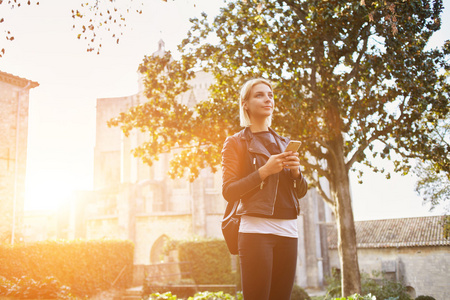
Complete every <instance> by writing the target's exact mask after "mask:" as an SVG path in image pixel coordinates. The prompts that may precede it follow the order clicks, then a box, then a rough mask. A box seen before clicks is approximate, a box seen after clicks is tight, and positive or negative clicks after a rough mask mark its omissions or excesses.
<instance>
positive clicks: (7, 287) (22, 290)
mask: <svg viewBox="0 0 450 300" xmlns="http://www.w3.org/2000/svg"><path fill="white" fill-rule="evenodd" d="M0 295H4V296H8V297H12V298H18V299H77V298H76V297H75V296H73V295H72V294H71V291H70V288H69V287H67V286H64V285H62V284H61V283H60V282H59V281H58V280H57V279H56V278H54V277H51V276H49V277H47V278H45V279H44V280H42V281H36V280H33V279H31V278H29V277H26V276H23V277H21V278H13V279H12V280H7V279H5V278H4V277H3V278H0Z"/></svg>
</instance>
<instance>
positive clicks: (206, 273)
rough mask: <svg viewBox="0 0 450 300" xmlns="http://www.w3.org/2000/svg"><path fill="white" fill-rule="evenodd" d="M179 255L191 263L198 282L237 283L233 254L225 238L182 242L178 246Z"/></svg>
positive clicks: (182, 259)
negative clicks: (232, 264) (232, 265)
mask: <svg viewBox="0 0 450 300" xmlns="http://www.w3.org/2000/svg"><path fill="white" fill-rule="evenodd" d="M178 257H179V259H180V261H188V262H190V263H191V265H190V268H191V270H190V271H191V272H192V277H193V279H194V281H195V282H196V283H197V284H233V283H235V275H236V274H234V273H233V272H232V270H231V256H230V254H229V252H228V248H227V246H226V244H225V241H224V240H195V241H184V242H181V243H180V244H179V246H178ZM185 267H186V268H187V267H189V266H185ZM183 271H188V270H182V272H183Z"/></svg>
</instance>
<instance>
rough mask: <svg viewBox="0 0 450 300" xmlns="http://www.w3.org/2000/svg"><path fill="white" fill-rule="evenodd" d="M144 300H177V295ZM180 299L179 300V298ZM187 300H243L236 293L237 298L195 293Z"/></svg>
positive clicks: (170, 294)
mask: <svg viewBox="0 0 450 300" xmlns="http://www.w3.org/2000/svg"><path fill="white" fill-rule="evenodd" d="M144 299H145V300H177V299H178V298H177V295H176V294H174V293H172V292H167V293H163V294H161V293H153V294H151V295H148V296H146V297H144ZM180 299H181V298H180ZM187 299H188V300H243V298H242V294H241V293H238V295H237V298H236V297H234V296H232V295H230V294H227V293H224V292H216V293H212V292H200V293H196V294H195V295H194V296H193V297H189V298H187Z"/></svg>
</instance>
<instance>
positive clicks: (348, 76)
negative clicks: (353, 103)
mask: <svg viewBox="0 0 450 300" xmlns="http://www.w3.org/2000/svg"><path fill="white" fill-rule="evenodd" d="M367 28H369V26H365V27H364V28H363V29H362V30H361V31H362V32H365V31H366V30H367ZM368 44H369V35H366V37H365V38H364V44H363V47H362V49H361V51H359V55H358V58H357V59H356V61H355V63H354V64H353V69H352V70H351V72H350V73H348V74H347V77H346V78H345V80H344V82H345V83H347V82H348V81H349V80H350V79H351V78H353V77H354V76H355V75H356V74H357V73H358V70H359V66H360V63H361V59H362V56H363V55H364V54H365V53H366V51H367V45H368Z"/></svg>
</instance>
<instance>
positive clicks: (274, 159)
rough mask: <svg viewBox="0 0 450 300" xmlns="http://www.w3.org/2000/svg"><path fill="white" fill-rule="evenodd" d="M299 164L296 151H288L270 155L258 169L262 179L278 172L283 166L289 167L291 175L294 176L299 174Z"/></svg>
mask: <svg viewBox="0 0 450 300" xmlns="http://www.w3.org/2000/svg"><path fill="white" fill-rule="evenodd" d="M299 166H300V160H299V158H298V153H297V152H292V151H289V152H283V153H280V154H275V155H272V156H270V158H269V160H268V161H267V162H266V164H265V165H264V166H262V167H261V168H259V170H258V171H259V176H260V177H261V179H262V180H264V179H266V178H267V177H268V176H270V175H272V174H276V173H278V172H280V171H281V170H283V168H286V169H290V170H291V172H292V175H293V176H294V177H295V176H298V175H299V174H300V171H299Z"/></svg>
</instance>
